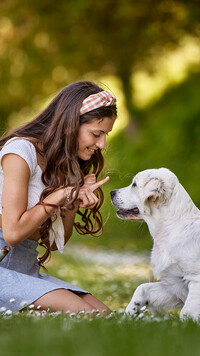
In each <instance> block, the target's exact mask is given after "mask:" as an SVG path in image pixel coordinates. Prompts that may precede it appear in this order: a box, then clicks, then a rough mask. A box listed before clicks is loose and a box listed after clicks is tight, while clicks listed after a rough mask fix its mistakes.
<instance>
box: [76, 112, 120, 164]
mask: <svg viewBox="0 0 200 356" xmlns="http://www.w3.org/2000/svg"><path fill="white" fill-rule="evenodd" d="M114 122H115V118H110V117H104V118H103V119H100V120H98V119H94V120H93V121H91V122H88V123H85V124H82V125H81V126H80V128H79V133H78V145H79V148H78V154H77V156H78V158H81V159H82V160H83V161H87V160H89V159H90V158H91V156H92V155H93V154H94V153H95V151H96V150H97V149H98V148H100V149H101V150H102V149H103V148H105V145H106V135H108V133H109V132H110V131H111V130H112V128H113V124H114Z"/></svg>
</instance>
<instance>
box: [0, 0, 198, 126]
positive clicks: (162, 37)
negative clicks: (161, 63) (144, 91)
mask: <svg viewBox="0 0 200 356" xmlns="http://www.w3.org/2000/svg"><path fill="white" fill-rule="evenodd" d="M0 14H1V18H0V78H1V83H2V85H1V88H0V97H1V100H0V115H1V129H2V131H3V130H5V128H6V127H7V118H8V115H9V114H10V113H11V112H12V115H14V113H15V112H18V111H19V110H20V109H21V110H22V114H23V113H24V116H25V115H26V108H27V107H31V106H33V105H34V103H35V102H37V101H39V100H40V99H41V98H46V97H47V95H50V94H52V93H53V92H55V91H56V90H58V89H59V88H60V87H61V86H64V85H66V84H67V83H69V82H71V81H73V80H77V79H79V78H80V77H81V76H82V75H83V74H85V73H87V72H92V71H95V72H98V74H99V75H107V74H115V75H117V76H118V77H119V78H120V79H121V82H122V84H123V90H124V93H125V98H126V105H127V108H128V110H129V113H130V117H131V118H132V119H133V122H135V125H136V126H137V117H138V115H139V112H138V111H137V109H136V107H135V105H134V102H133V93H132V90H133V88H132V84H131V76H132V73H133V71H134V70H136V69H137V68H144V67H145V68H148V69H149V70H152V68H153V62H154V61H155V60H156V58H157V57H158V56H159V55H160V54H161V53H162V52H164V51H165V50H166V48H171V47H172V46H176V45H177V43H178V41H179V40H180V38H181V37H183V36H184V35H185V34H192V35H194V36H197V35H198V31H199V27H198V21H199V19H200V12H199V2H198V1H197V0H190V1H187V0H175V1H174V0H160V1H157V2H155V1H153V0H140V1H133V0H124V1H121V0H106V1H96V2H94V1H93V0H76V1H73V0H60V1H58V2H56V3H55V1H53V0H43V1H41V0H34V1H30V0H27V1H21V0H3V1H2V2H0ZM25 119H26V117H25Z"/></svg>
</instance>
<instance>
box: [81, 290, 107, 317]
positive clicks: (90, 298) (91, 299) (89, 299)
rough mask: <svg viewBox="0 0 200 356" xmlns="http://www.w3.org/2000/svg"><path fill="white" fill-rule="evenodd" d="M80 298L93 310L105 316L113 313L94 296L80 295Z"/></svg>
mask: <svg viewBox="0 0 200 356" xmlns="http://www.w3.org/2000/svg"><path fill="white" fill-rule="evenodd" d="M80 298H81V299H82V300H84V301H85V302H87V303H89V304H90V305H91V306H92V307H93V309H98V310H99V311H100V313H101V312H103V313H105V314H109V313H111V310H110V309H109V308H108V307H107V306H106V305H105V304H104V303H103V302H101V301H100V300H99V299H97V298H95V297H94V296H93V295H92V294H86V293H80Z"/></svg>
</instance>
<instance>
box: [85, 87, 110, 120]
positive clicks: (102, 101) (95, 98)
mask: <svg viewBox="0 0 200 356" xmlns="http://www.w3.org/2000/svg"><path fill="white" fill-rule="evenodd" d="M116 102H117V100H116V98H115V97H114V96H112V95H111V94H110V93H109V91H105V90H104V91H100V92H99V93H97V94H92V95H89V96H88V97H87V98H86V99H85V100H83V102H82V106H81V109H80V115H83V114H85V113H86V112H89V111H92V110H94V109H97V108H100V107H102V106H111V105H115V104H116Z"/></svg>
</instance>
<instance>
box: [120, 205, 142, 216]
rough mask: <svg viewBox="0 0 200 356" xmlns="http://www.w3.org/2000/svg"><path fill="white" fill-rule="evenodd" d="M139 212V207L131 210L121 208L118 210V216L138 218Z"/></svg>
mask: <svg viewBox="0 0 200 356" xmlns="http://www.w3.org/2000/svg"><path fill="white" fill-rule="evenodd" d="M139 214H140V211H139V209H138V208H137V207H136V208H133V209H129V210H123V209H120V210H118V211H117V216H118V217H119V218H121V219H137V217H138V218H139V216H138V215H139Z"/></svg>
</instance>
